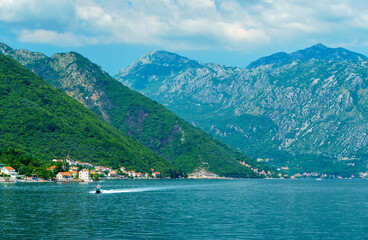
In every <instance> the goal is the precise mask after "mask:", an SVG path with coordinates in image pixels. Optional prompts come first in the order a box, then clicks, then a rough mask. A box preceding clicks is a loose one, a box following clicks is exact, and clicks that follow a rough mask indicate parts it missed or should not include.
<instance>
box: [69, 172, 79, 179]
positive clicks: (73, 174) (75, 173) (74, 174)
mask: <svg viewBox="0 0 368 240" xmlns="http://www.w3.org/2000/svg"><path fill="white" fill-rule="evenodd" d="M69 173H70V174H71V175H72V177H73V178H76V177H77V175H78V172H77V171H73V170H69Z"/></svg>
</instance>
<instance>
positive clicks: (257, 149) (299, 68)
mask: <svg viewBox="0 0 368 240" xmlns="http://www.w3.org/2000/svg"><path fill="white" fill-rule="evenodd" d="M142 59H149V61H142ZM166 59H167V60H166ZM173 59H185V58H183V57H181V58H180V57H178V56H177V55H176V54H171V53H168V52H156V53H150V54H149V56H144V57H142V58H141V59H140V60H138V61H137V62H135V63H133V64H132V65H131V66H130V67H128V68H125V69H123V70H121V71H120V72H119V73H118V74H117V75H116V76H115V78H116V79H117V80H119V81H121V82H122V83H123V84H125V85H128V86H130V87H132V88H133V89H135V90H138V91H140V92H141V93H143V94H144V95H146V96H148V97H150V98H152V99H154V100H156V101H158V102H159V103H161V104H163V105H165V106H167V107H168V108H169V109H170V110H172V111H173V112H175V113H176V114H178V115H179V116H181V117H183V118H184V119H186V120H187V121H190V122H192V123H193V124H195V125H197V126H199V127H201V128H203V129H204V130H206V131H207V132H210V133H211V134H213V135H214V136H216V137H218V138H219V139H222V140H224V141H225V142H227V143H229V144H230V145H232V146H234V147H236V148H238V149H240V150H241V151H242V152H244V153H247V154H249V155H251V156H252V157H254V158H260V159H271V161H270V162H271V163H273V164H274V165H276V166H283V165H285V164H287V165H291V166H293V167H294V168H301V169H302V168H304V170H311V171H312V170H318V169H321V168H324V167H325V168H327V165H324V164H325V163H326V164H329V163H334V164H335V163H336V164H337V165H336V164H335V168H334V169H335V170H336V169H340V168H341V169H343V170H342V171H345V170H346V169H350V168H352V167H355V169H356V170H358V169H359V171H366V159H367V156H368V147H367V144H368V136H367V134H368V119H367V117H368V104H367V100H368V85H367V84H368V65H367V61H368V58H367V57H365V56H364V55H361V54H357V53H353V52H350V51H348V50H346V49H343V48H328V47H326V46H324V45H322V44H317V45H315V46H312V47H310V48H307V49H304V50H300V51H297V52H294V53H291V54H287V53H277V54H274V55H271V56H269V57H265V58H261V59H259V60H257V61H255V62H253V63H251V64H250V65H249V66H248V67H247V68H245V69H241V68H235V67H226V66H222V65H218V64H202V63H199V62H194V61H193V60H188V59H186V61H185V64H184V63H183V61H181V62H178V64H177V65H176V64H174V63H173V61H174V60H173ZM166 62H167V64H166ZM189 63H190V64H189ZM321 162H323V164H321ZM339 171H340V170H339Z"/></svg>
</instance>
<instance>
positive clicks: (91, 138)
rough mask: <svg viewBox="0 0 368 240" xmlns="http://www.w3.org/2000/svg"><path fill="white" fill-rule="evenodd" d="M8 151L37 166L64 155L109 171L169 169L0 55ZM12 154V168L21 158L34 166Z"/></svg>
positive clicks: (3, 142)
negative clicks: (120, 168)
mask: <svg viewBox="0 0 368 240" xmlns="http://www.w3.org/2000/svg"><path fill="white" fill-rule="evenodd" d="M11 148H17V149H20V150H21V151H24V152H25V153H28V154H30V155H29V156H33V157H36V158H38V159H41V162H46V161H47V160H50V159H52V158H61V157H65V156H66V155H67V154H69V155H70V156H72V157H73V158H74V159H79V160H83V161H86V162H91V163H98V164H104V165H107V166H111V167H114V168H118V167H120V166H124V167H126V168H127V169H132V170H141V171H149V169H150V168H155V169H157V170H158V171H165V169H166V168H170V167H171V164H170V163H169V162H167V161H166V160H164V159H162V158H160V157H158V156H157V155H156V154H154V153H153V152H151V151H150V150H149V149H147V148H146V147H145V146H143V145H142V144H140V143H138V142H137V141H135V140H134V139H132V138H130V137H128V136H127V135H125V134H124V133H122V132H121V131H118V130H116V129H115V128H113V127H111V126H109V125H107V124H106V123H105V122H104V121H103V120H101V119H99V117H98V116H96V115H95V114H94V113H93V112H91V111H89V110H88V109H86V108H85V107H84V106H83V105H82V104H80V103H78V102H77V101H76V100H74V99H72V98H70V97H69V96H68V95H66V94H65V93H63V92H61V91H60V90H58V89H55V88H53V87H51V86H49V85H48V84H47V83H46V82H45V81H44V80H42V79H41V78H40V77H38V76H37V75H35V74H34V73H32V72H30V71H29V70H27V69H25V68H24V67H22V66H21V65H19V64H18V63H16V62H15V61H14V60H12V59H10V58H8V57H6V56H4V55H1V54H0V149H3V150H6V149H11ZM10 155H12V154H10ZM5 156H6V155H5ZM12 156H13V157H12V159H14V161H13V163H14V164H16V161H22V159H23V156H26V157H25V158H26V159H28V160H29V161H30V163H29V164H23V165H24V166H29V165H30V164H31V165H33V166H34V165H37V166H39V164H33V163H32V162H35V161H34V160H30V159H29V157H28V155H24V154H21V155H20V156H22V157H20V158H19V159H18V158H17V157H16V156H18V155H17V154H13V155H12ZM33 157H32V158H33ZM28 160H27V161H28ZM8 161H9V160H8ZM37 166H35V167H37ZM16 167H17V166H16ZM19 167H20V166H19Z"/></svg>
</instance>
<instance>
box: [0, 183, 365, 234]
mask: <svg viewBox="0 0 368 240" xmlns="http://www.w3.org/2000/svg"><path fill="white" fill-rule="evenodd" d="M99 184H100V185H101V187H102V194H95V193H94V188H95V187H96V186H97V183H89V184H83V183H67V184H60V183H11V184H9V183H6V184H5V183H0V239H87V238H89V239H368V181H364V180H323V181H315V180H280V179H271V180H267V179H237V180H191V179H182V180H105V181H102V182H99ZM5 186H7V187H5Z"/></svg>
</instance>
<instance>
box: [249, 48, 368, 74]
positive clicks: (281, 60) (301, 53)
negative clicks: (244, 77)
mask: <svg viewBox="0 0 368 240" xmlns="http://www.w3.org/2000/svg"><path fill="white" fill-rule="evenodd" d="M310 59H316V60H323V61H337V60H338V61H341V60H348V61H359V60H368V58H367V57H366V56H364V55H362V54H359V53H355V52H351V51H349V50H347V49H345V48H341V47H339V48H328V47H326V46H325V45H323V44H321V43H318V44H316V45H313V46H311V47H309V48H305V49H303V50H298V51H295V52H292V53H290V54H287V53H285V52H279V53H275V54H272V55H270V56H266V57H262V58H259V59H258V60H256V61H254V62H251V63H250V64H249V65H248V66H247V68H248V69H251V68H257V67H259V66H261V65H268V64H285V63H287V62H290V61H294V60H300V61H307V60H310Z"/></svg>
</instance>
